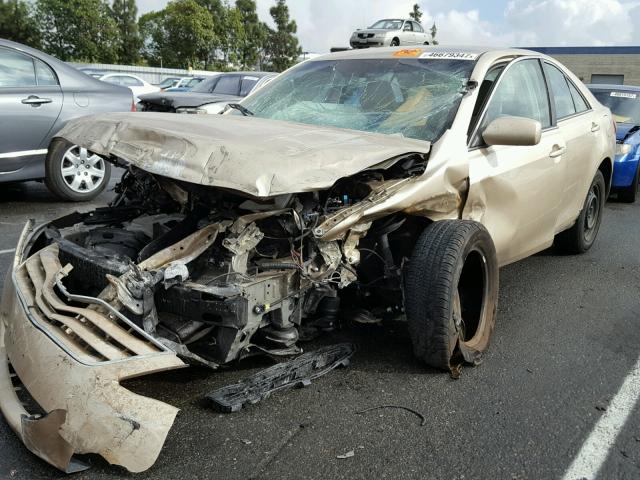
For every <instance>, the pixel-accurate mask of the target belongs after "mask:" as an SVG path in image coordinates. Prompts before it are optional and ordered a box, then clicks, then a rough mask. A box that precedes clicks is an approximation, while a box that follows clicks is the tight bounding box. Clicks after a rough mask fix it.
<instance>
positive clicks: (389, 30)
mask: <svg viewBox="0 0 640 480" xmlns="http://www.w3.org/2000/svg"><path fill="white" fill-rule="evenodd" d="M429 40H430V36H429V34H427V33H426V32H425V31H424V28H422V25H420V24H419V23H418V22H416V21H414V20H404V19H402V18H387V19H384V20H379V21H377V22H376V23H374V24H373V25H371V26H370V27H369V28H367V29H365V30H356V31H355V32H353V34H352V35H351V40H350V44H351V47H352V48H368V47H397V46H400V45H429Z"/></svg>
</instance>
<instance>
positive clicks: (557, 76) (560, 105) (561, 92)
mask: <svg viewBox="0 0 640 480" xmlns="http://www.w3.org/2000/svg"><path fill="white" fill-rule="evenodd" d="M544 68H545V71H546V72H547V77H548V79H549V84H550V85H551V90H552V91H553V100H554V102H555V105H556V117H557V118H558V120H560V119H563V118H565V117H568V116H570V115H574V114H575V113H576V108H575V106H574V105H573V98H572V97H571V91H570V90H569V85H568V83H567V79H566V77H565V76H564V73H562V72H561V71H560V70H559V69H558V68H556V67H555V66H553V65H551V64H549V63H545V64H544Z"/></svg>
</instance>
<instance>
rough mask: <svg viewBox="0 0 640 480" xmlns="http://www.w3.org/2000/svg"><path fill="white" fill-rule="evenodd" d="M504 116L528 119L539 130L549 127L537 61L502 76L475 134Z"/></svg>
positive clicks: (521, 64) (518, 65)
mask: <svg viewBox="0 0 640 480" xmlns="http://www.w3.org/2000/svg"><path fill="white" fill-rule="evenodd" d="M503 116H513V117H525V118H531V119H533V120H537V121H539V122H540V124H541V125H542V128H547V127H550V126H551V112H550V108H549V96H548V94H547V86H546V84H545V81H544V77H543V76H542V69H541V68H540V62H538V60H534V59H531V60H521V61H519V62H517V63H515V64H513V65H512V66H511V67H510V68H509V69H507V70H506V71H505V72H504V74H503V75H502V79H501V81H500V82H499V83H498V85H497V86H496V89H495V91H494V94H493V96H492V97H491V99H490V100H489V104H488V105H487V110H486V113H485V116H484V118H483V120H482V123H481V124H480V128H479V130H478V131H479V132H482V131H483V130H484V129H485V128H486V127H487V125H489V124H490V123H491V122H492V121H493V120H495V119H496V118H498V117H503Z"/></svg>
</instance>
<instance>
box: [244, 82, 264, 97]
mask: <svg viewBox="0 0 640 480" xmlns="http://www.w3.org/2000/svg"><path fill="white" fill-rule="evenodd" d="M258 80H260V79H259V78H258V77H244V78H243V79H242V84H241V85H240V96H241V97H246V96H247V95H249V94H250V93H251V90H253V87H255V86H256V83H258Z"/></svg>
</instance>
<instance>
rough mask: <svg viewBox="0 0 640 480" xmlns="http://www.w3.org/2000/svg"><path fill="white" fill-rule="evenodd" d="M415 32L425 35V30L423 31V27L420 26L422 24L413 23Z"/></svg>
mask: <svg viewBox="0 0 640 480" xmlns="http://www.w3.org/2000/svg"><path fill="white" fill-rule="evenodd" d="M413 31H414V32H420V33H424V30H423V29H422V26H420V24H419V23H418V22H413Z"/></svg>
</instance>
